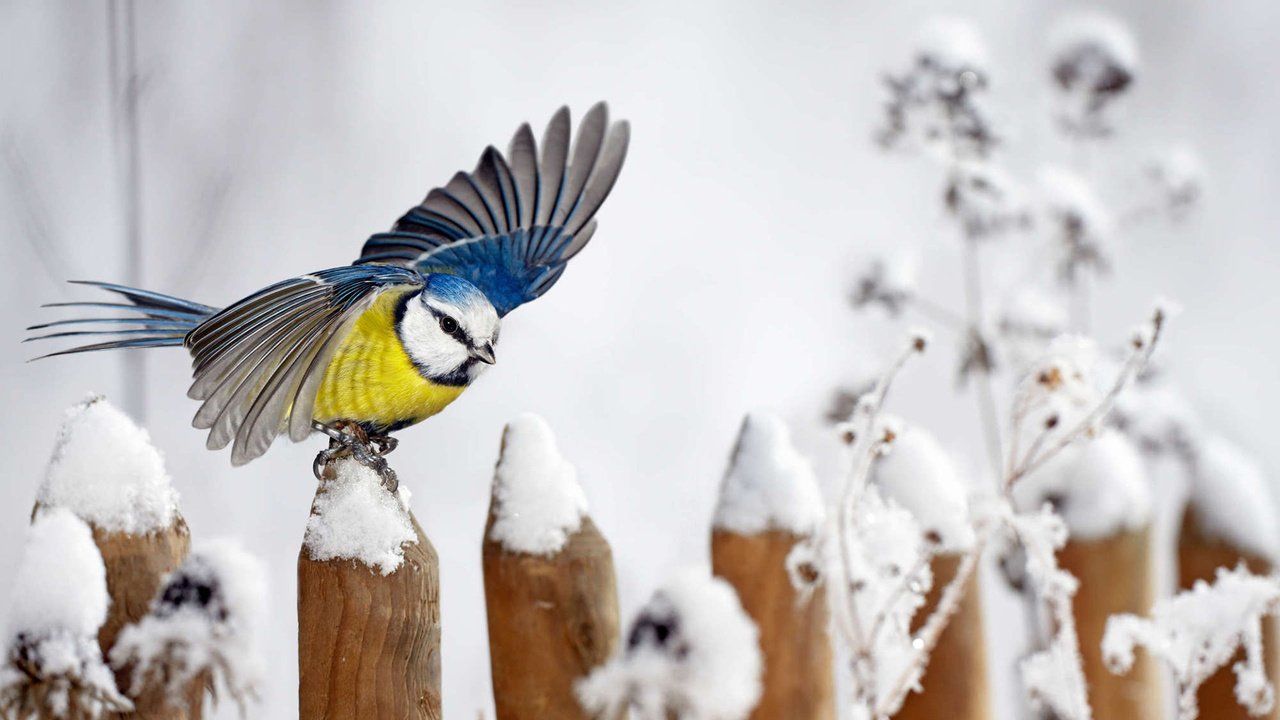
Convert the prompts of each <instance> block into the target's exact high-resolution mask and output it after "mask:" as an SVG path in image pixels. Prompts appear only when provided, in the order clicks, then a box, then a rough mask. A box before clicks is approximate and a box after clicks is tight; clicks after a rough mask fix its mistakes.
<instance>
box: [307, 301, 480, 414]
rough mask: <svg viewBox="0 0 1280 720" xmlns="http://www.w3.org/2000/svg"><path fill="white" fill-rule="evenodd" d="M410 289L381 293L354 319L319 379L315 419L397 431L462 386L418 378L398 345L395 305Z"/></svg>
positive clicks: (451, 397) (441, 406)
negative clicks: (351, 326) (346, 421)
mask: <svg viewBox="0 0 1280 720" xmlns="http://www.w3.org/2000/svg"><path fill="white" fill-rule="evenodd" d="M412 290H413V288H406V289H404V290H388V291H386V292H383V293H382V295H380V296H379V297H378V298H377V299H376V300H375V301H374V303H373V305H372V306H371V307H370V308H369V309H368V310H366V311H365V312H364V314H363V315H361V316H360V317H359V318H358V319H357V320H356V323H355V326H354V327H353V328H352V330H351V333H350V334H349V335H347V337H346V339H344V340H343V341H342V343H341V345H339V346H338V350H337V352H336V353H335V354H334V356H333V360H331V361H330V362H329V367H328V369H327V370H325V374H324V379H323V380H321V382H320V392H319V394H318V395H317V396H316V406H315V419H316V420H319V421H320V422H324V423H327V422H333V421H335V420H350V421H355V422H361V423H366V424H367V425H370V426H373V427H375V428H379V429H380V430H386V429H391V428H394V429H398V428H401V427H405V426H407V425H412V424H414V423H416V422H421V421H422V420H425V419H427V418H429V417H431V416H432V415H435V414H436V413H438V412H440V411H441V410H443V409H444V408H445V406H447V405H448V404H449V403H451V402H453V401H454V400H455V399H456V398H457V397H458V396H459V395H461V394H462V391H463V390H465V389H466V388H465V386H451V385H438V384H436V383H433V382H431V381H430V380H427V379H426V378H424V377H422V374H421V373H419V372H418V369H417V368H416V367H414V365H413V361H412V360H410V359H409V355H408V353H406V352H405V350H404V346H403V345H402V344H401V343H400V338H399V337H398V336H397V335H396V330H395V309H396V304H397V302H398V301H399V300H400V298H402V297H404V295H405V293H408V292H411V291H412Z"/></svg>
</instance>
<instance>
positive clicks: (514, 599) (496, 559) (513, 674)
mask: <svg viewBox="0 0 1280 720" xmlns="http://www.w3.org/2000/svg"><path fill="white" fill-rule="evenodd" d="M493 522H494V517H493V513H492V511H491V512H490V515H489V522H488V526H487V527H486V528H485V540H484V546H483V550H482V556H483V561H484V595H485V608H486V610H487V611H488V617H489V659H490V667H491V671H492V677H493V699H494V704H495V707H496V710H497V719H498V720H533V719H535V718H538V719H540V718H557V719H564V720H574V719H575V718H583V719H586V718H589V717H590V716H589V715H588V714H587V713H585V712H584V711H583V710H582V709H581V707H580V706H579V705H578V701H577V699H576V698H575V697H574V693H573V686H574V683H576V682H577V681H578V680H579V679H580V678H582V677H583V676H585V675H586V674H587V673H589V672H590V671H591V670H592V669H594V668H596V667H598V666H600V665H602V664H604V662H605V661H606V660H608V659H609V657H610V656H611V655H613V653H614V652H615V651H616V650H617V649H618V643H619V632H620V630H619V627H620V626H619V616H618V591H617V583H616V579H615V577H614V570H613V553H612V551H611V550H610V549H609V543H608V542H607V541H606V540H605V538H604V536H603V535H601V534H600V531H599V529H597V528H596V526H595V523H593V522H592V521H591V518H589V517H586V518H583V519H582V526H581V527H580V528H579V529H578V531H577V532H575V533H573V534H572V535H570V536H569V539H568V541H567V542H566V543H565V546H564V547H563V548H562V549H561V550H560V551H559V552H557V553H556V554H554V555H551V556H549V557H548V556H541V555H530V554H526V553H514V552H510V551H508V550H506V549H504V548H503V547H502V545H501V544H500V543H498V542H496V541H494V540H492V539H490V537H489V535H490V530H491V529H492V527H493Z"/></svg>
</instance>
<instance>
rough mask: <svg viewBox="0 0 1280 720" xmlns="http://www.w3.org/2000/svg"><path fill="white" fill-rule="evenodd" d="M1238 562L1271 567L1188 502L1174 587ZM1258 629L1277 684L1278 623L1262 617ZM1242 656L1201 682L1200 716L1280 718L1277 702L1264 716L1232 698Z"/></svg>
mask: <svg viewBox="0 0 1280 720" xmlns="http://www.w3.org/2000/svg"><path fill="white" fill-rule="evenodd" d="M1206 525H1209V527H1206ZM1240 563H1244V564H1245V566H1246V567H1248V568H1249V572H1251V573H1254V574H1255V575H1267V574H1270V573H1271V572H1273V571H1274V570H1275V564H1274V563H1273V562H1272V560H1270V559H1268V558H1267V557H1265V556H1263V555H1261V554H1259V553H1258V552H1256V551H1254V550H1250V549H1247V548H1244V547H1241V546H1240V545H1238V544H1236V543H1234V542H1232V541H1231V540H1229V539H1227V538H1223V537H1221V533H1218V532H1215V531H1214V530H1213V529H1211V524H1209V523H1205V522H1204V521H1203V518H1201V517H1200V516H1199V514H1198V513H1197V512H1196V508H1195V506H1194V505H1191V504H1188V506H1187V509H1186V511H1185V512H1184V514H1183V516H1182V526H1181V530H1180V532H1179V535H1178V587H1179V588H1182V589H1184V590H1185V589H1188V588H1190V587H1192V586H1193V585H1195V583H1196V581H1197V580H1204V581H1205V582H1210V583H1211V582H1213V581H1214V577H1215V576H1214V573H1215V571H1216V570H1217V569H1218V568H1220V567H1225V568H1233V567H1235V566H1236V565H1238V564H1240ZM1262 633H1263V634H1262V637H1263V644H1264V647H1265V649H1266V667H1267V676H1268V678H1269V679H1270V681H1271V684H1272V686H1273V687H1280V658H1278V657H1277V652H1276V649H1277V648H1280V624H1278V623H1277V622H1276V618H1274V617H1266V618H1263V620H1262ZM1243 659H1244V653H1243V652H1241V653H1237V655H1236V657H1234V658H1232V659H1231V661H1230V662H1228V663H1227V664H1226V665H1224V666H1223V667H1221V668H1219V670H1218V672H1216V673H1214V674H1213V676H1212V677H1210V678H1209V679H1208V680H1206V681H1205V682H1204V684H1203V685H1201V686H1200V690H1199V691H1197V692H1196V700H1197V701H1198V704H1199V706H1200V718H1201V720H1233V719H1234V718H1240V720H1244V719H1245V718H1254V717H1263V718H1269V719H1270V720H1280V707H1278V706H1276V705H1273V706H1272V708H1271V712H1269V713H1267V714H1265V715H1260V716H1259V715H1250V714H1249V711H1248V710H1246V709H1245V707H1244V706H1243V705H1241V704H1240V703H1239V701H1237V700H1236V691H1235V686H1236V676H1235V673H1233V672H1232V671H1231V667H1232V666H1233V665H1235V663H1236V662H1238V661H1241V660H1243Z"/></svg>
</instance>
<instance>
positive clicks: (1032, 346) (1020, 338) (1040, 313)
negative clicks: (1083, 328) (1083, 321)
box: [999, 284, 1069, 373]
mask: <svg viewBox="0 0 1280 720" xmlns="http://www.w3.org/2000/svg"><path fill="white" fill-rule="evenodd" d="M1066 308H1067V303H1066V300H1065V298H1063V297H1062V296H1061V294H1060V293H1055V292H1052V291H1051V290H1050V289H1048V288H1044V287H1038V286H1035V285H1028V284H1019V285H1018V286H1017V288H1016V289H1014V290H1012V291H1011V292H1010V294H1009V296H1008V297H1007V299H1006V300H1005V302H1004V303H1003V306H1002V308H1001V312H1000V321H999V330H1000V346H999V349H1000V350H1001V351H1002V352H1003V354H1004V356H1005V358H1006V359H1007V360H1008V362H1009V364H1010V366H1011V367H1012V368H1013V369H1014V370H1015V371H1016V372H1018V373H1024V372H1026V370H1027V368H1028V366H1030V365H1031V363H1033V362H1035V361H1036V360H1037V359H1039V358H1040V357H1041V356H1042V355H1043V354H1044V352H1045V350H1046V349H1047V348H1048V346H1049V343H1050V342H1051V341H1052V340H1053V339H1054V338H1056V337H1058V336H1059V335H1061V334H1062V333H1063V332H1065V331H1066V330H1067V326H1068V323H1069V318H1068V317H1067V309H1066Z"/></svg>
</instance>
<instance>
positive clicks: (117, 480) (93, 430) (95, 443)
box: [33, 396, 204, 720]
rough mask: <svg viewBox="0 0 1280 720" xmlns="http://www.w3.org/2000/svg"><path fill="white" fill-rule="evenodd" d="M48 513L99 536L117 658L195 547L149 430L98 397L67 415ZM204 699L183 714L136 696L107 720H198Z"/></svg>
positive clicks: (119, 678)
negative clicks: (122, 641)
mask: <svg viewBox="0 0 1280 720" xmlns="http://www.w3.org/2000/svg"><path fill="white" fill-rule="evenodd" d="M41 507H66V508H67V509H69V510H71V511H72V512H73V513H75V514H76V515H77V516H79V517H80V518H81V519H83V520H84V521H85V522H87V523H88V524H89V527H90V528H91V529H92V531H93V540H94V543H95V544H96V545H97V547H98V551H99V552H100V553H101V555H102V561H103V563H104V565H105V566H106V571H107V591H108V593H109V594H110V597H111V604H110V606H109V609H108V614H107V619H106V622H105V623H103V625H102V627H101V629H100V630H99V631H98V644H99V646H100V647H101V649H102V655H103V657H104V658H105V657H110V652H111V648H112V647H113V646H114V645H115V643H116V638H117V637H118V636H119V634H120V631H121V630H122V629H123V628H124V627H125V626H126V625H129V624H132V623H135V622H137V621H139V620H141V619H142V617H143V616H145V615H146V614H147V612H148V611H149V610H150V608H151V602H152V600H153V599H155V596H156V593H157V592H158V591H159V589H160V586H161V584H162V583H163V581H164V578H165V576H167V575H168V574H169V573H171V572H173V570H174V569H176V568H177V567H178V566H179V565H180V564H181V563H182V561H183V559H184V558H185V557H186V556H187V552H188V551H189V549H190V546H191V537H190V533H189V531H188V530H187V523H186V521H185V520H183V518H182V514H181V513H180V512H179V511H178V507H177V494H176V493H175V492H174V490H173V487H172V485H171V483H170V480H169V476H168V474H167V473H166V472H165V469H164V461H163V459H162V458H161V456H160V453H159V451H157V450H156V448H155V447H154V446H153V445H152V444H151V441H150V438H149V437H148V435H147V432H146V431H145V430H143V429H141V428H139V427H138V426H137V425H135V424H134V423H133V421H132V420H130V419H129V418H128V416H126V415H125V414H124V413H123V412H121V411H120V410H118V409H117V408H115V407H114V406H113V405H111V403H109V402H107V401H106V400H105V399H104V398H102V397H101V396H92V397H90V398H89V399H88V400H86V401H85V402H83V403H81V404H79V405H77V406H75V407H73V408H71V409H70V410H68V411H67V416H66V420H65V421H64V423H63V426H62V428H61V430H60V431H59V435H58V441H57V445H56V447H55V449H54V452H53V458H52V459H51V460H50V463H49V469H48V473H47V474H46V477H45V482H44V484H43V485H42V486H41V489H40V493H39V497H38V498H37V501H36V509H35V510H34V511H33V515H34V514H35V513H37V512H39V510H40V508H41ZM130 670H131V669H130V668H128V667H117V668H115V675H116V684H117V686H118V687H119V688H120V690H121V691H122V692H124V693H125V694H126V695H128V694H129V692H128V691H129V689H130V686H131V683H130ZM203 698H204V696H203V688H200V690H199V691H198V692H195V693H194V694H192V695H191V696H190V698H189V707H186V708H182V707H174V706H172V705H170V704H168V703H167V702H166V701H165V699H164V698H163V697H162V696H151V695H147V696H144V697H132V696H131V697H130V699H131V700H132V701H133V702H134V704H135V710H134V712H132V713H128V714H124V715H112V714H108V715H107V717H109V718H130V719H136V720H186V719H189V718H190V719H198V718H200V716H201V710H202V703H203Z"/></svg>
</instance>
